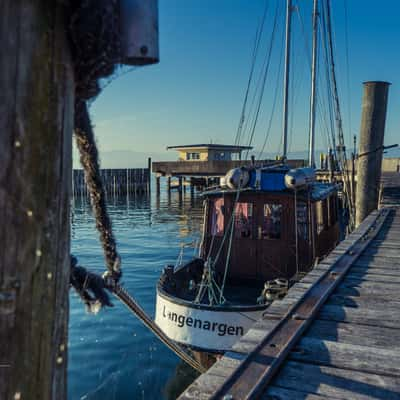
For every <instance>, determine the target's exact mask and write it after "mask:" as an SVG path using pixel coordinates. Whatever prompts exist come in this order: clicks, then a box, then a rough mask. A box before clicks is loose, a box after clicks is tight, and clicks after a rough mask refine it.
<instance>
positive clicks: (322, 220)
mask: <svg viewBox="0 0 400 400" xmlns="http://www.w3.org/2000/svg"><path fill="white" fill-rule="evenodd" d="M316 213H317V233H318V234H319V233H321V232H322V231H323V230H324V229H328V202H327V199H325V200H322V201H318V202H317V204H316Z"/></svg>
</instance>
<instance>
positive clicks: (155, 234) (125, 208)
mask: <svg viewBox="0 0 400 400" xmlns="http://www.w3.org/2000/svg"><path fill="white" fill-rule="evenodd" d="M108 205H109V213H110V215H111V218H112V221H113V227H114V231H115V235H116V237H117V241H118V246H119V252H120V254H121V256H122V269H123V280H122V282H123V284H124V286H125V287H126V288H127V290H128V291H129V293H131V294H132V295H133V296H134V297H135V298H136V299H137V300H138V301H139V303H140V304H141V305H142V307H143V308H144V309H145V310H146V312H147V313H149V314H150V315H151V316H152V317H154V310H155V297H156V292H155V287H156V283H157V279H158V277H159V275H160V272H161V270H162V268H163V266H164V265H165V264H167V263H169V264H171V263H172V264H174V263H175V261H176V259H177V257H178V254H179V252H180V248H181V245H182V244H188V243H192V245H191V246H189V247H187V248H186V250H185V253H184V254H185V256H186V257H187V258H189V257H190V256H192V255H193V253H194V247H195V243H196V242H198V240H199V239H200V228H201V223H202V199H201V198H199V197H196V196H194V197H191V196H190V191H187V193H186V195H184V196H183V198H182V201H179V195H178V193H175V192H173V193H172V194H171V197H170V198H168V196H167V194H166V191H165V189H164V190H163V188H162V190H161V198H160V199H159V200H157V199H156V196H155V192H154V190H153V192H152V199H151V200H149V199H148V198H147V197H143V196H136V197H130V198H126V197H124V198H109V199H108ZM72 252H73V254H74V255H76V256H77V257H78V260H79V262H80V264H81V265H84V266H86V267H87V268H89V269H91V270H94V271H97V272H103V271H104V263H103V253H102V249H101V246H100V243H99V240H98V235H97V231H96V230H95V226H94V220H93V218H92V215H91V211H90V206H89V203H88V202H87V201H86V200H85V199H80V198H75V200H74V203H73V215H72ZM113 303H114V305H115V307H113V308H111V309H106V310H102V311H101V312H100V313H99V314H97V315H90V314H88V313H86V311H85V307H84V305H83V304H82V303H81V302H80V300H79V298H78V297H77V295H76V294H75V293H74V292H73V290H71V294H70V306H71V307H70V324H69V328H70V329H69V368H68V379H69V380H68V385H69V386H68V398H69V399H70V400H76V399H88V400H89V399H93V400H94V399H96V400H103V399H104V400H106V399H107V400H112V399H175V398H176V397H177V395H178V394H179V393H180V392H181V391H182V390H183V389H184V388H185V387H186V386H187V385H188V384H189V383H190V382H192V381H193V379H194V378H195V376H196V372H195V371H193V370H192V369H191V368H190V367H187V366H186V365H184V364H183V363H182V362H180V361H179V359H178V357H177V356H175V354H173V353H172V352H171V351H170V350H169V349H167V348H166V347H165V346H164V345H163V344H162V343H161V342H160V341H159V340H158V339H157V338H155V337H154V335H153V334H152V333H151V332H150V331H149V330H148V329H147V328H145V327H144V326H143V325H142V324H141V322H140V321H139V320H138V319H137V318H136V316H134V315H133V314H132V313H131V312H130V311H129V310H128V309H127V308H125V307H124V306H123V305H122V304H119V302H118V300H116V299H115V300H113Z"/></svg>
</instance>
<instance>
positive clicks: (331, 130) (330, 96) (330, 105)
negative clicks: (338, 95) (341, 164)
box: [320, 8, 337, 159]
mask: <svg viewBox="0 0 400 400" xmlns="http://www.w3.org/2000/svg"><path fill="white" fill-rule="evenodd" d="M325 21H326V19H325V13H324V9H323V8H322V13H321V20H320V30H321V32H322V34H323V36H322V44H323V48H324V52H323V56H324V61H325V79H326V82H325V83H326V90H327V102H328V105H327V109H328V112H329V113H328V115H329V124H328V123H327V122H326V119H325V124H326V128H327V137H328V142H329V144H330V146H331V148H332V150H333V152H334V157H335V159H337V157H336V139H335V125H334V122H333V120H334V117H333V113H334V111H333V108H334V107H333V93H332V89H331V83H330V82H331V80H330V69H329V64H330V63H329V54H328V46H327V43H326V41H327V34H326V23H325ZM325 112H326V111H325ZM329 133H330V136H329Z"/></svg>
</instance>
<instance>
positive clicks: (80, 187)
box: [72, 168, 150, 196]
mask: <svg viewBox="0 0 400 400" xmlns="http://www.w3.org/2000/svg"><path fill="white" fill-rule="evenodd" d="M100 174H101V179H102V181H103V186H104V190H105V191H106V194H107V195H113V196H126V195H127V194H144V193H149V192H150V172H149V169H148V168H126V169H122V168H120V169H102V170H100ZM72 187H73V193H74V196H87V195H88V191H87V187H86V182H85V175H84V171H83V170H81V169H75V170H74V171H73V176H72Z"/></svg>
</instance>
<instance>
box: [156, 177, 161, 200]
mask: <svg viewBox="0 0 400 400" xmlns="http://www.w3.org/2000/svg"><path fill="white" fill-rule="evenodd" d="M156 193H157V196H159V195H160V176H159V175H157V176H156Z"/></svg>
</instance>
